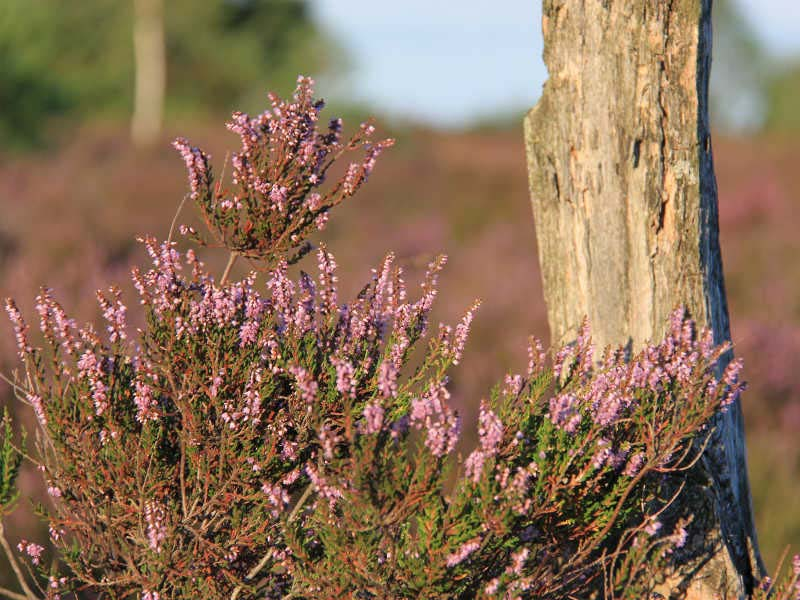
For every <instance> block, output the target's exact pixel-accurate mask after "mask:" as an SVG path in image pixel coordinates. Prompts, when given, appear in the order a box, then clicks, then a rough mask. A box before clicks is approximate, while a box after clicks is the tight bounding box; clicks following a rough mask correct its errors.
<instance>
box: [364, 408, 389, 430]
mask: <svg viewBox="0 0 800 600" xmlns="http://www.w3.org/2000/svg"><path fill="white" fill-rule="evenodd" d="M383 415H384V409H383V406H381V403H380V402H379V401H378V400H373V401H372V402H370V403H369V404H367V405H366V406H365V407H364V422H365V424H366V426H365V428H364V433H366V434H372V433H378V432H379V431H381V429H382V428H383Z"/></svg>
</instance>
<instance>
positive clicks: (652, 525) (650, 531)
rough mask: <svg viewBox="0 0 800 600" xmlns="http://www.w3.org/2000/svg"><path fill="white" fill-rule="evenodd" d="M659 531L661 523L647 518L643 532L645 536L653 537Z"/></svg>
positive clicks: (652, 518)
mask: <svg viewBox="0 0 800 600" xmlns="http://www.w3.org/2000/svg"><path fill="white" fill-rule="evenodd" d="M660 529H661V521H659V520H658V519H656V518H654V517H649V518H648V519H647V525H645V526H644V532H645V533H646V534H647V535H655V534H657V533H658V532H659V530H660Z"/></svg>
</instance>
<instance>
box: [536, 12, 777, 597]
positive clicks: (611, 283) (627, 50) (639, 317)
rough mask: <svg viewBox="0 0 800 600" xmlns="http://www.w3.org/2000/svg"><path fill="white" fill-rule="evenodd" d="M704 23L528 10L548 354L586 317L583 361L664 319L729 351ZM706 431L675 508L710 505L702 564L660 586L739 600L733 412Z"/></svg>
mask: <svg viewBox="0 0 800 600" xmlns="http://www.w3.org/2000/svg"><path fill="white" fill-rule="evenodd" d="M710 12H711V1H710V0H544V3H543V12H542V14H543V18H542V29H543V33H544V40H545V46H544V48H545V49H544V59H545V63H546V65H547V68H548V71H549V79H548V81H547V83H546V84H545V86H544V90H543V94H542V97H541V99H540V101H539V102H538V104H537V105H536V106H535V107H534V108H533V109H532V110H531V111H530V112H529V113H528V115H527V117H526V119H525V138H526V149H527V157H528V172H529V180H530V193H531V200H532V204H533V212H534V219H535V222H536V232H537V240H538V245H539V259H540V262H541V267H542V277H543V283H544V293H545V301H546V303H547V310H548V319H549V324H550V329H551V336H552V340H553V343H554V344H563V343H569V342H570V341H572V340H573V339H574V337H575V333H576V331H577V329H578V327H579V325H580V323H581V320H582V319H583V317H584V315H588V317H589V319H590V322H591V325H592V332H593V336H594V340H595V343H596V345H597V346H598V347H601V348H602V347H605V346H606V345H609V344H611V345H620V344H622V345H626V344H628V345H630V347H632V348H634V349H635V348H639V347H641V346H642V345H643V344H644V343H645V342H647V341H648V340H657V339H658V338H660V337H661V336H662V335H663V333H664V331H665V328H666V324H667V320H668V315H669V313H670V312H672V310H673V309H674V308H675V307H676V306H679V305H685V306H686V307H687V308H688V310H689V312H690V314H691V315H692V317H693V318H694V319H695V320H696V321H697V322H698V323H699V324H700V325H706V324H707V325H710V326H711V327H712V328H713V330H714V333H715V336H716V341H717V342H718V343H719V342H723V341H726V340H729V339H730V330H729V322H728V308H727V303H726V298H725V286H724V280H723V273H722V261H721V257H720V248H719V233H718V232H719V229H718V216H717V185H716V179H715V176H714V164H713V157H712V151H711V137H710V131H709V119H708V80H709V74H710V66H711V64H710V63H711V19H710ZM729 358H730V357H728V359H729ZM716 426H717V428H716V434H715V435H714V438H713V440H712V443H711V445H710V447H709V448H708V450H707V451H706V454H705V456H704V464H705V467H706V472H707V473H708V474H709V478H708V481H707V485H706V486H705V487H704V489H696V490H693V491H692V492H691V493H689V494H687V495H686V497H687V498H691V499H692V501H693V502H698V503H702V502H709V503H710V505H711V510H704V509H703V507H701V506H697V507H696V508H697V510H696V513H697V514H698V515H708V517H707V518H705V519H699V520H704V521H706V522H704V523H701V524H700V526H701V527H702V528H703V530H704V537H705V542H706V543H707V544H712V545H715V546H716V550H714V551H713V552H712V553H711V554H712V556H711V557H710V560H709V561H708V562H706V563H705V564H704V565H702V567H700V570H699V571H697V572H694V573H693V574H691V575H690V576H688V577H684V580H683V582H682V584H681V585H680V586H679V584H678V583H677V580H671V581H670V583H669V586H671V588H670V589H669V590H668V591H669V592H675V591H676V590H677V589H678V587H680V588H681V589H682V590H683V591H685V592H687V591H688V597H690V598H740V597H744V596H745V595H746V594H747V593H748V591H749V590H751V589H752V586H753V582H754V577H758V576H760V574H761V573H762V572H763V567H762V565H761V559H760V556H759V552H758V544H757V541H756V535H755V530H754V527H753V519H752V509H751V501H750V491H749V486H748V481H747V466H746V458H745V446H744V430H743V424H742V414H741V408H740V406H739V404H738V402H737V403H736V404H735V405H734V406H731V407H730V409H729V410H728V411H727V412H726V413H724V414H723V415H720V418H719V419H718V422H717V423H716ZM703 498H706V500H703ZM723 541H724V543H722V542H723ZM705 548H706V549H705V550H704V551H703V553H704V554H706V555H707V554H708V548H707V546H706V547H705ZM692 566H698V565H697V564H695V565H692ZM684 575H685V573H684Z"/></svg>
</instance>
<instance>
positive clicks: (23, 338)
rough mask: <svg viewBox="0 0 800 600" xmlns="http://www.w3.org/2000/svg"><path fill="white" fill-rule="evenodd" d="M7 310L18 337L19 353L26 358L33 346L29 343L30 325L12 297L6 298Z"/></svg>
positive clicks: (22, 357) (15, 335) (15, 334)
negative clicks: (26, 322)
mask: <svg viewBox="0 0 800 600" xmlns="http://www.w3.org/2000/svg"><path fill="white" fill-rule="evenodd" d="M6 312H7V313H8V318H9V319H10V320H11V324H12V325H13V326H14V337H15V338H16V339H17V353H18V354H19V357H20V358H21V359H23V360H24V359H25V356H26V355H27V354H30V352H31V350H32V349H31V347H30V345H29V344H28V326H27V325H26V324H25V320H24V319H23V318H22V314H21V313H20V312H19V309H18V308H17V305H16V304H15V303H14V301H13V300H12V299H11V298H6Z"/></svg>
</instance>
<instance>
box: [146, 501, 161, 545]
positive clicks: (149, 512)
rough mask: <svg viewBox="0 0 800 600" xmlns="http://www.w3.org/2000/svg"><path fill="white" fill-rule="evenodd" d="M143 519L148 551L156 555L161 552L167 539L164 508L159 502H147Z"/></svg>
mask: <svg viewBox="0 0 800 600" xmlns="http://www.w3.org/2000/svg"><path fill="white" fill-rule="evenodd" d="M144 519H145V522H146V523H147V542H148V544H149V546H150V549H151V550H153V551H154V552H156V553H157V554H158V553H160V552H161V547H162V543H163V542H164V540H165V539H166V538H167V528H166V525H165V523H164V521H165V519H166V512H165V511H164V507H163V506H162V505H161V504H160V503H159V502H156V501H154V500H148V501H147V502H145V504H144Z"/></svg>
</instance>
